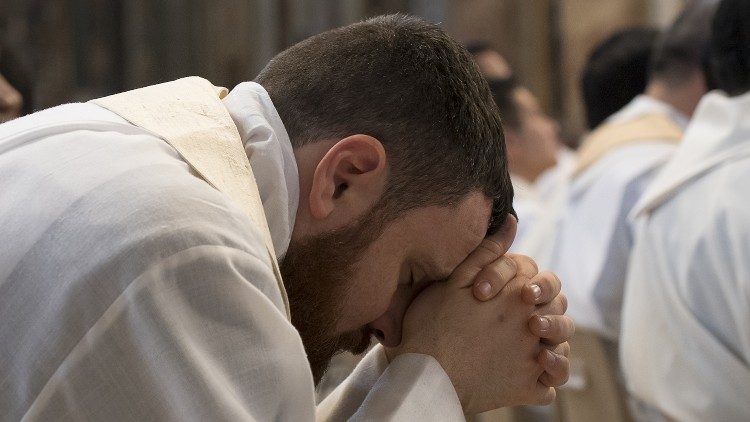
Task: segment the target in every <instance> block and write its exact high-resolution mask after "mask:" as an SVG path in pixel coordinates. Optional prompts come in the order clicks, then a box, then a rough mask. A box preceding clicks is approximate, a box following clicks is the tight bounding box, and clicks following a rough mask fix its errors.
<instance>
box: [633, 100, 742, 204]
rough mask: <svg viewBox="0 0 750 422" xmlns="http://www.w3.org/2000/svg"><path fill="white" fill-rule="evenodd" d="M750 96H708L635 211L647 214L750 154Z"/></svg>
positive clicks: (700, 104)
mask: <svg viewBox="0 0 750 422" xmlns="http://www.w3.org/2000/svg"><path fill="white" fill-rule="evenodd" d="M749 117H750V93H746V94H743V95H741V96H738V97H732V98H730V97H728V96H727V95H726V94H724V93H722V92H719V91H714V92H711V93H708V94H706V95H705V96H704V97H703V98H702V99H701V102H700V103H699V104H698V108H697V109H696V111H695V114H694V115H693V120H692V122H690V126H688V129H687V131H686V132H685V137H684V138H683V140H682V143H681V144H680V147H679V148H678V149H677V153H676V154H675V156H674V157H673V158H672V160H670V161H669V163H667V165H666V166H665V167H664V170H663V171H662V172H661V173H660V174H659V175H658V176H657V177H656V179H655V180H654V182H653V183H652V184H651V186H650V187H649V188H648V190H647V191H646V193H645V194H644V195H643V197H642V198H641V200H640V201H639V203H638V204H637V205H636V206H635V208H634V209H633V214H632V215H633V216H637V215H639V214H642V213H648V212H650V211H651V210H653V209H654V208H656V207H658V206H660V205H661V204H662V203H664V202H665V201H666V200H667V199H669V198H670V197H671V196H672V194H673V193H674V192H676V191H677V190H678V189H679V188H680V187H681V186H682V185H684V184H685V183H687V182H688V181H690V180H691V179H693V178H694V177H697V176H699V175H700V174H703V173H704V172H706V171H708V170H710V169H712V168H713V167H715V166H717V165H720V164H722V163H725V162H727V161H728V160H734V159H738V158H743V157H747V156H748V155H750V118H749Z"/></svg>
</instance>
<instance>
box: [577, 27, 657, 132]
mask: <svg viewBox="0 0 750 422" xmlns="http://www.w3.org/2000/svg"><path fill="white" fill-rule="evenodd" d="M658 35H659V31H657V30H656V29H651V28H639V27H635V28H627V29H623V30H621V31H618V32H615V33H614V34H612V35H610V36H609V37H607V38H606V39H605V40H604V41H602V42H600V43H599V44H598V45H597V46H596V47H594V49H593V50H592V51H591V54H589V57H588V59H587V60H586V65H585V66H584V68H583V76H582V77H581V92H582V93H583V105H584V107H585V109H586V123H587V125H588V127H589V129H594V128H595V127H597V126H599V125H600V124H601V123H602V122H603V121H604V120H605V119H607V118H608V117H609V116H611V115H612V114H614V113H615V112H617V111H619V110H620V109H621V108H623V107H624V106H625V105H627V104H628V103H629V102H630V101H631V100H632V99H633V98H635V97H636V96H637V95H639V94H642V93H643V92H644V91H645V90H646V84H647V83H648V72H649V67H650V66H651V52H652V51H653V47H654V43H655V42H656V39H657V36H658Z"/></svg>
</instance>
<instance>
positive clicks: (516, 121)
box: [467, 42, 572, 251]
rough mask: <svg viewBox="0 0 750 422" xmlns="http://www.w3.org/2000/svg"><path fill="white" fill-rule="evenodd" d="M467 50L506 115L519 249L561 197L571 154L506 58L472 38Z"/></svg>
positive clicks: (554, 126)
mask: <svg viewBox="0 0 750 422" xmlns="http://www.w3.org/2000/svg"><path fill="white" fill-rule="evenodd" d="M467 49H468V51H469V52H470V53H471V54H472V56H473V57H474V61H475V62H476V63H477V66H478V67H479V70H480V71H481V72H482V74H483V75H484V76H485V78H487V82H488V83H489V85H490V91H492V97H493V98H494V100H495V103H496V104H497V106H498V109H499V110H500V115H501V117H502V123H503V129H504V130H505V143H506V148H507V150H508V167H509V171H510V175H511V180H512V182H513V188H514V193H515V195H514V198H513V208H514V209H515V210H516V212H517V213H518V217H519V224H518V233H517V234H516V240H515V241H514V243H513V247H512V250H514V251H516V250H517V249H518V247H519V245H521V244H523V241H524V239H525V235H526V233H528V232H529V230H530V229H531V228H532V227H533V226H534V224H536V222H537V221H538V220H539V219H540V217H541V215H542V214H543V213H544V212H545V209H546V207H547V206H548V205H549V203H551V202H554V200H555V199H556V195H557V194H558V187H559V185H560V184H561V183H562V182H564V180H565V179H566V178H567V177H566V175H567V173H568V171H569V169H570V166H571V157H572V154H571V153H570V152H569V151H568V149H567V148H566V147H565V146H564V145H563V144H562V142H561V141H560V138H559V136H558V135H559V125H558V123H557V122H556V121H555V120H554V119H552V118H551V117H549V116H548V115H547V114H546V113H545V112H544V110H543V109H542V107H541V105H540V104H539V101H538V100H537V98H536V97H535V96H534V94H533V93H532V92H531V91H530V90H529V89H528V88H526V87H524V86H523V85H521V84H520V83H518V80H517V78H516V77H515V76H514V75H513V72H512V70H511V67H510V65H509V64H508V62H507V61H506V60H505V58H504V57H503V56H502V55H501V54H500V53H499V52H498V51H496V50H495V49H493V48H492V47H490V46H489V45H488V44H486V43H480V42H475V43H470V44H468V46H467Z"/></svg>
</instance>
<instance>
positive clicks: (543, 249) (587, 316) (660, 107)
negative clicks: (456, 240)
mask: <svg viewBox="0 0 750 422" xmlns="http://www.w3.org/2000/svg"><path fill="white" fill-rule="evenodd" d="M651 114H661V115H664V116H665V117H667V118H669V119H670V120H671V121H672V122H674V123H675V124H676V125H678V126H680V127H684V126H685V125H686V123H687V120H686V119H685V118H684V117H682V116H681V115H680V114H679V113H678V112H676V111H675V110H674V109H672V108H671V107H669V106H668V105H666V104H664V103H661V102H659V101H657V100H654V99H652V98H650V97H647V96H645V95H640V96H638V97H636V98H635V99H633V100H632V101H631V102H630V103H629V104H628V105H627V106H625V107H624V108H623V109H622V110H620V111H619V112H617V113H616V114H614V115H613V116H611V117H610V118H609V119H608V120H607V122H608V123H624V122H629V121H633V120H636V119H638V118H641V117H643V116H646V115H651ZM674 148H675V147H674V145H672V144H668V143H665V142H661V141H660V140H653V141H652V140H648V139H647V140H643V141H640V142H633V143H628V144H626V145H622V146H619V147H617V148H614V149H613V150H611V151H610V152H608V153H607V154H606V155H604V156H602V157H601V158H600V159H599V160H598V161H596V162H595V163H594V164H592V165H591V166H590V167H588V168H587V169H586V170H584V171H583V172H582V173H580V174H578V175H576V176H574V178H573V179H572V180H571V181H570V183H569V185H568V186H564V187H563V188H562V189H564V190H566V191H565V192H564V193H563V198H562V200H561V201H560V203H559V204H557V205H555V206H554V209H553V210H552V211H551V212H550V214H549V216H548V217H545V221H542V222H540V223H539V228H537V229H535V231H534V232H533V233H530V234H529V238H528V241H527V242H525V243H524V245H523V246H522V247H521V248H520V252H521V253H525V254H528V255H530V256H532V257H533V258H535V259H536V260H537V263H538V264H539V267H540V268H545V269H549V270H551V271H553V272H555V273H556V274H557V275H558V276H559V277H560V279H561V280H563V291H564V292H565V294H566V295H567V297H568V301H569V306H568V315H570V317H571V318H573V320H574V321H576V325H579V326H581V327H586V328H588V329H591V330H594V331H595V332H597V333H599V334H600V335H602V336H604V337H605V338H608V339H613V340H614V339H616V338H617V335H618V332H619V323H620V304H621V299H622V289H623V284H624V281H625V274H626V270H627V261H628V257H629V254H630V248H631V244H632V238H631V236H632V229H631V227H630V224H629V223H628V221H627V215H628V212H630V210H631V209H632V207H633V206H634V205H635V203H636V201H637V200H638V198H639V197H640V195H641V194H642V192H643V191H644V190H645V188H646V187H647V186H648V184H649V183H650V182H651V180H652V178H653V177H654V174H655V173H656V171H657V170H658V168H659V167H660V166H661V165H662V164H663V163H664V162H665V161H666V160H667V159H668V158H669V157H670V156H671V154H672V153H673V151H674Z"/></svg>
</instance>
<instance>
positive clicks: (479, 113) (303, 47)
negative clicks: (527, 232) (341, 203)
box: [256, 14, 513, 232]
mask: <svg viewBox="0 0 750 422" xmlns="http://www.w3.org/2000/svg"><path fill="white" fill-rule="evenodd" d="M256 82H258V83H260V84H261V85H262V86H263V87H264V88H265V89H266V90H267V91H268V93H269V95H270V96H271V99H272V100H273V102H274V105H275V107H276V109H277V110H278V112H279V115H280V116H281V119H282V121H283V122H284V125H285V127H286V129H287V132H288V134H289V137H290V138H291V141H292V144H293V146H294V147H295V148H297V147H300V146H303V145H305V144H307V143H311V142H317V141H321V140H326V139H335V138H344V137H346V136H350V135H353V134H357V133H362V134H367V135H371V136H373V137H375V138H377V139H379V140H380V141H381V142H382V143H383V145H384V147H385V149H386V153H387V154H388V159H389V162H390V169H389V171H390V174H389V180H388V187H387V188H386V192H385V193H384V195H383V198H382V199H381V203H383V204H384V205H385V206H386V208H388V209H389V210H392V211H394V212H395V214H399V213H401V212H403V211H406V210H409V209H413V208H417V207H421V206H427V205H451V204H457V203H458V201H459V200H460V199H462V198H464V197H465V196H466V195H467V194H469V193H470V192H472V191H474V190H480V191H482V192H483V193H484V194H485V195H486V196H487V197H489V198H492V199H493V219H492V220H491V221H490V229H489V231H490V232H494V231H496V230H497V229H498V228H499V226H500V225H501V224H502V223H503V221H504V219H505V215H506V214H507V213H512V212H513V208H512V200H513V188H512V186H511V183H510V177H509V175H508V170H507V165H506V156H505V142H504V138H503V132H502V128H501V125H500V117H499V115H498V112H497V108H496V106H495V104H494V102H493V100H492V96H491V95H490V91H489V88H488V86H487V82H486V81H485V80H484V78H483V77H482V75H481V74H480V72H479V69H478V68H477V67H476V65H475V64H474V61H473V60H472V58H471V56H470V55H469V53H468V52H467V51H466V49H465V48H464V47H462V46H461V45H460V44H459V43H457V42H456V41H455V40H453V39H452V38H451V37H450V36H448V35H447V34H446V33H445V32H444V31H443V30H442V29H440V28H439V27H438V26H436V25H433V24H430V23H427V22H425V21H423V20H421V19H418V18H415V17H411V16H406V15H401V14H396V15H387V16H379V17H375V18H372V19H369V20H366V21H363V22H359V23H355V24H353V25H349V26H346V27H342V28H338V29H334V30H331V31H327V32H324V33H322V34H319V35H316V36H313V37H311V38H308V39H306V40H304V41H302V42H300V43H298V44H296V45H294V46H292V47H290V48H289V49H287V50H285V51H283V52H282V53H280V54H279V55H277V56H276V57H275V58H273V59H272V60H271V61H270V62H269V64H268V65H267V66H266V68H265V69H263V70H262V71H261V73H260V74H259V75H258V77H257V78H256ZM392 214H393V213H392Z"/></svg>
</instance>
